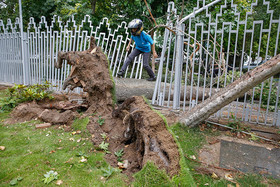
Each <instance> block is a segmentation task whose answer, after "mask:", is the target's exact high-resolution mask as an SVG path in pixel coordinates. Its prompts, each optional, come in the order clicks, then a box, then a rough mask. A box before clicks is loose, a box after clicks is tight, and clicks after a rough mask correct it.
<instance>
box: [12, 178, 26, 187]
mask: <svg viewBox="0 0 280 187" xmlns="http://www.w3.org/2000/svg"><path fill="white" fill-rule="evenodd" d="M22 179H23V178H22V177H17V178H14V179H13V180H11V181H10V185H11V186H14V185H17V184H18V181H22Z"/></svg>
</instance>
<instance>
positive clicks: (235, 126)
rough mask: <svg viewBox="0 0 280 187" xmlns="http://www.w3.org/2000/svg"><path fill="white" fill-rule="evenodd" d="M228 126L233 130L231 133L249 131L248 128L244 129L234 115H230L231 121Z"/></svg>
mask: <svg viewBox="0 0 280 187" xmlns="http://www.w3.org/2000/svg"><path fill="white" fill-rule="evenodd" d="M228 126H229V127H231V128H233V130H231V131H232V132H240V131H247V132H248V131H250V128H248V127H245V126H244V125H243V124H242V123H241V121H240V120H239V119H237V118H236V117H235V116H234V115H231V119H230V120H229V122H228Z"/></svg>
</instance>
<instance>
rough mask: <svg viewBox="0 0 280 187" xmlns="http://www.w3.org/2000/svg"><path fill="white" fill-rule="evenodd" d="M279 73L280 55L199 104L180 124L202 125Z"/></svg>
mask: <svg viewBox="0 0 280 187" xmlns="http://www.w3.org/2000/svg"><path fill="white" fill-rule="evenodd" d="M279 72H280V54H279V55H277V56H275V57H274V58H272V59H271V60H269V61H267V62H266V63H264V64H262V65H260V66H258V67H256V68H255V69H253V70H251V71H249V72H247V73H246V74H244V75H243V76H241V77H240V78H239V79H238V80H236V81H234V82H233V83H231V84H230V85H228V86H227V87H225V88H223V89H221V90H220V91H219V92H217V93H216V94H214V95H212V96H211V97H210V98H208V99H207V100H205V101H204V102H202V103H200V104H198V105H197V106H196V107H194V108H193V109H192V110H190V111H188V112H187V113H186V114H185V115H184V116H183V117H182V118H181V119H180V122H181V123H183V124H185V125H186V126H196V125H198V124H200V123H202V122H203V121H205V120H206V119H207V118H209V117H210V116H211V115H212V114H214V113H216V112H217V111H219V110H220V109H221V108H223V107H224V106H226V105H228V104H229V103H231V102H232V101H234V100H235V99H237V98H239V97H241V96H242V95H244V94H245V93H246V92H247V91H249V90H250V89H252V88H253V87H255V86H257V85H258V84H260V83H262V82H263V81H265V80H266V79H268V78H270V77H272V76H273V75H276V74H277V73H279Z"/></svg>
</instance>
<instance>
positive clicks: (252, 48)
mask: <svg viewBox="0 0 280 187" xmlns="http://www.w3.org/2000/svg"><path fill="white" fill-rule="evenodd" d="M197 2H198V3H197V7H196V8H195V9H194V12H193V14H190V15H189V16H187V17H185V18H183V19H182V20H179V15H177V10H176V9H175V8H174V3H172V2H171V3H169V7H168V11H167V14H168V15H167V25H168V26H169V27H170V28H171V29H173V30H174V31H175V32H176V34H174V33H173V32H171V31H170V30H168V29H165V33H164V41H163V46H162V52H161V57H160V63H159V67H158V71H157V82H156V86H155V91H154V96H153V100H152V103H153V104H155V105H159V106H165V107H172V108H173V109H182V110H190V109H191V108H192V107H193V106H195V105H196V104H197V103H199V102H202V101H203V100H205V99H206V97H207V96H209V95H212V94H213V93H214V92H215V91H216V90H217V89H220V88H223V87H225V86H226V85H228V84H230V83H231V82H233V81H234V79H235V78H236V77H240V76H241V75H242V73H244V72H246V71H248V70H249V69H251V68H254V67H255V66H257V65H259V64H261V63H263V62H265V61H266V60H268V59H269V58H270V57H272V56H275V55H276V54H278V53H280V47H279V44H280V41H279V40H280V39H279V32H280V16H279V15H278V17H277V16H275V15H274V14H273V10H272V9H273V7H270V5H269V2H268V1H265V0H264V1H258V0H256V2H255V3H252V6H251V11H248V12H246V15H245V16H244V15H241V14H240V13H239V12H238V11H237V8H236V7H237V5H236V4H234V3H233V0H231V1H230V0H215V1H213V2H212V3H210V4H207V3H206V1H205V0H201V1H197ZM216 3H220V4H216ZM260 4H261V6H263V7H265V8H266V12H265V13H266V15H267V16H268V17H269V18H268V19H267V20H255V19H252V16H253V13H254V12H253V11H254V7H257V6H260ZM213 6H215V7H218V8H219V11H218V12H216V13H212V12H211V10H213V9H211V7H213ZM229 10H231V11H233V12H234V13H233V18H232V21H228V22H227V21H223V20H224V17H223V16H224V12H225V11H229ZM174 20H175V21H174ZM182 31H183V32H182ZM90 36H94V37H95V38H96V42H97V45H99V46H100V47H101V48H102V49H103V51H104V52H105V54H106V55H107V56H108V58H109V60H110V68H111V70H112V72H113V76H116V73H117V72H118V70H119V69H120V67H121V65H122V64H123V62H124V60H125V59H126V57H127V55H128V53H127V52H126V50H125V47H126V45H127V44H128V42H129V37H130V34H129V32H128V30H127V23H125V22H122V23H121V24H120V25H118V26H117V27H114V28H112V26H111V25H110V23H109V22H108V19H107V18H104V19H103V20H102V21H101V22H100V23H99V25H92V22H91V21H90V16H85V18H84V20H83V21H82V23H81V24H80V25H77V24H76V22H75V19H74V17H72V18H71V19H69V20H68V21H67V22H66V23H63V22H62V21H61V19H60V18H59V17H57V16H54V17H53V20H52V22H51V23H49V24H48V23H47V22H46V19H45V17H42V18H41V21H40V22H39V23H35V22H34V19H33V18H30V22H29V24H28V28H27V30H25V31H24V35H23V38H22V39H23V42H24V46H25V47H24V49H23V53H24V58H25V59H22V57H21V36H20V32H19V20H18V19H16V21H15V23H12V22H11V20H8V22H7V24H6V25H4V23H3V21H2V20H0V82H7V83H18V84H22V83H23V80H25V81H26V84H36V83H42V82H44V81H45V80H47V81H49V82H51V83H52V84H53V85H56V86H57V87H56V88H55V89H57V90H61V88H62V83H63V81H64V80H65V78H66V77H67V76H68V74H69V72H70V66H69V65H67V64H64V66H63V67H62V69H55V68H54V62H55V61H56V58H57V52H58V51H81V50H86V49H87V48H88V45H89V38H90ZM133 47H134V46H133ZM141 58H142V57H140V58H136V59H135V61H134V63H133V64H132V65H131V66H130V67H129V68H128V69H127V71H126V74H125V77H127V78H135V79H141V78H143V76H145V75H144V74H143V73H142V63H141ZM23 69H24V70H25V71H23ZM279 89H280V77H279V76H276V77H272V78H271V79H269V80H268V81H265V82H263V83H262V84H261V85H259V86H258V87H255V88H254V89H253V90H251V91H250V92H248V93H246V94H245V95H244V97H242V98H239V99H237V100H236V101H235V102H233V103H232V104H230V105H228V106H227V107H225V108H223V109H222V110H220V111H219V112H217V114H216V116H223V117H227V118H230V117H231V116H234V117H237V118H240V119H242V120H244V121H250V122H253V123H259V124H267V125H274V126H280V110H279V92H280V91H279Z"/></svg>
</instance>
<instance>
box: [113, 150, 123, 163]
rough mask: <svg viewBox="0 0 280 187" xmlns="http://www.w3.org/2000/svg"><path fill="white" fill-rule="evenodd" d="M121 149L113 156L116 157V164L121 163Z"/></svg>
mask: <svg viewBox="0 0 280 187" xmlns="http://www.w3.org/2000/svg"><path fill="white" fill-rule="evenodd" d="M123 153H124V152H123V149H120V150H118V151H116V152H115V155H116V157H117V161H118V162H122V156H123Z"/></svg>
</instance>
